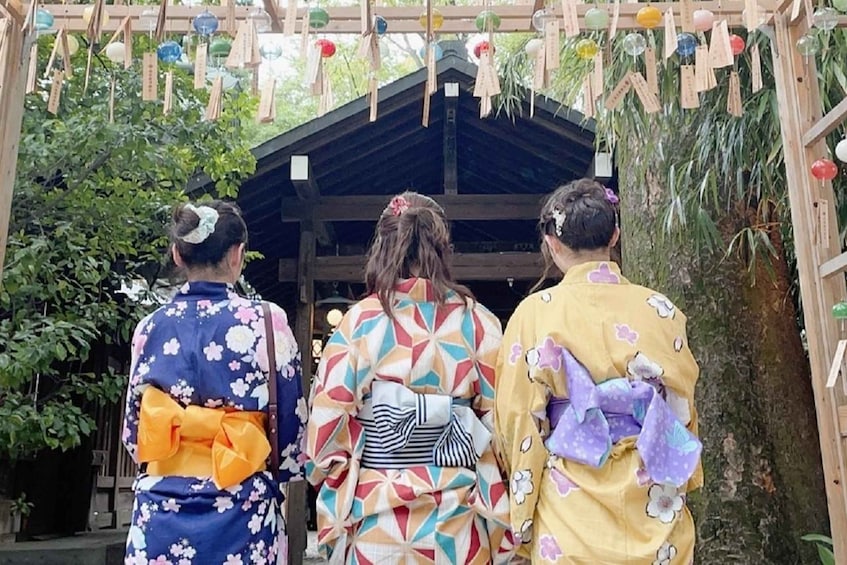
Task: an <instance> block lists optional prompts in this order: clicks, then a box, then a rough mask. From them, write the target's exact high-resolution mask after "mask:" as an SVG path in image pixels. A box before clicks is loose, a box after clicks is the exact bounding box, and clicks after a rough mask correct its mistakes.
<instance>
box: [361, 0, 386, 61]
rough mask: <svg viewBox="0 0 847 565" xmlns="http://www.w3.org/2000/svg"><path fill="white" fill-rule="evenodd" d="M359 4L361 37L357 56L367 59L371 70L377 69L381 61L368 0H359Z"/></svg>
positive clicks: (377, 38)
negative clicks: (360, 8) (360, 9)
mask: <svg viewBox="0 0 847 565" xmlns="http://www.w3.org/2000/svg"><path fill="white" fill-rule="evenodd" d="M361 6H362V37H361V39H360V40H359V57H362V58H363V59H367V60H368V64H369V65H370V69H371V71H378V70H379V68H380V66H381V65H382V61H381V60H380V53H379V35H378V34H377V32H376V25H375V19H374V16H373V13H372V10H371V2H370V0H361Z"/></svg>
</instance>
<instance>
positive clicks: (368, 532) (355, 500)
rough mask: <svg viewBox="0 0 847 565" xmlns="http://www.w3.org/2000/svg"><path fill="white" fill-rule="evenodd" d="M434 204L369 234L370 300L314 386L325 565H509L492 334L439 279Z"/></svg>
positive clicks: (313, 448) (439, 237) (394, 205)
mask: <svg viewBox="0 0 847 565" xmlns="http://www.w3.org/2000/svg"><path fill="white" fill-rule="evenodd" d="M449 254H450V234H449V229H448V227H447V222H446V220H445V218H444V212H443V210H442V209H441V207H440V206H439V205H438V204H437V203H436V202H435V201H433V200H432V199H430V198H428V197H426V196H423V195H419V194H416V193H411V192H407V193H404V194H402V195H400V196H397V197H395V198H393V199H392V200H391V202H390V204H389V205H388V207H387V208H386V209H385V210H384V211H383V213H382V215H381V216H380V218H379V220H378V222H377V228H376V236H375V240H374V243H373V246H372V247H371V250H370V255H369V258H368V263H367V267H366V273H365V278H366V283H367V289H368V294H369V296H368V297H367V298H365V299H364V300H362V301H361V302H359V303H358V304H356V305H354V306H353V307H352V308H351V309H350V310H349V311H348V312H347V314H346V315H345V316H344V319H343V320H342V321H341V323H340V325H339V326H338V328H337V330H336V331H335V333H334V334H333V335H332V337H331V338H330V340H329V342H328V343H327V345H326V347H325V349H324V351H323V356H322V359H321V363H320V365H319V368H318V375H317V378H316V381H315V383H314V385H313V391H312V398H311V408H312V413H311V415H310V423H309V427H308V434H307V435H308V442H307V444H308V448H307V451H308V456H309V459H310V461H309V463H308V464H307V468H308V469H309V480H310V481H311V482H312V483H313V484H314V485H316V486H318V487H319V489H320V490H319V494H318V501H317V512H318V540H319V544H320V546H321V550H322V551H323V552H324V553H325V554H326V555H327V557H328V559H329V562H330V563H345V562H346V563H356V564H371V563H373V564H379V563H382V564H390V565H417V564H421V565H423V564H437V565H442V564H445V565H446V564H451V565H452V564H466V563H472V564H488V563H492V562H493V563H504V562H507V561H508V560H509V559H510V557H511V555H512V553H513V550H512V545H513V544H512V540H511V534H510V533H509V532H508V531H507V528H506V522H507V520H508V495H507V493H506V485H505V484H504V482H503V480H502V476H501V474H500V469H499V467H498V464H497V460H496V459H495V455H494V452H493V450H492V445H491V428H492V425H493V422H492V417H493V416H492V413H491V410H492V408H493V404H494V389H493V385H494V364H495V362H496V358H497V351H498V349H499V346H500V338H501V330H500V322H499V320H498V319H497V318H496V317H495V316H494V315H492V314H491V313H490V312H489V311H488V310H486V309H485V308H484V307H482V306H481V305H480V304H479V303H477V302H474V301H473V298H472V297H471V294H470V291H468V289H466V288H465V287H463V286H461V285H458V284H456V283H455V282H454V281H453V279H452V277H451V275H450V270H449V267H448V256H449Z"/></svg>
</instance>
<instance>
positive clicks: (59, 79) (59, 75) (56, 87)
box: [47, 71, 65, 116]
mask: <svg viewBox="0 0 847 565" xmlns="http://www.w3.org/2000/svg"><path fill="white" fill-rule="evenodd" d="M64 80H65V73H64V72H62V71H53V82H52V83H51V84H50V97H49V98H48V99H47V111H48V112H50V113H51V114H53V115H54V116H55V115H56V114H57V113H59V101H60V100H61V98H62V83H63V82H64Z"/></svg>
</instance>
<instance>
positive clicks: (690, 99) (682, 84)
mask: <svg viewBox="0 0 847 565" xmlns="http://www.w3.org/2000/svg"><path fill="white" fill-rule="evenodd" d="M679 71H680V75H679V97H680V102H681V105H682V108H683V109H685V110H690V109H693V108H699V107H700V96H699V95H698V94H697V84H696V80H695V78H694V67H693V66H691V65H682V67H681V68H680V69H679Z"/></svg>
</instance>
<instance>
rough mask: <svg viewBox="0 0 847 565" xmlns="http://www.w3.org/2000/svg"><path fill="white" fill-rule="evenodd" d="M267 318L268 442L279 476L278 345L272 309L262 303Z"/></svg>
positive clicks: (273, 469)
mask: <svg viewBox="0 0 847 565" xmlns="http://www.w3.org/2000/svg"><path fill="white" fill-rule="evenodd" d="M262 311H263V314H264V318H265V341H266V343H267V346H268V441H269V442H270V444H271V469H270V471H271V474H272V475H273V476H274V478H278V475H279V415H278V411H277V394H276V384H277V376H276V345H275V344H274V325H273V320H272V319H271V307H270V304H268V303H267V302H263V303H262Z"/></svg>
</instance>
